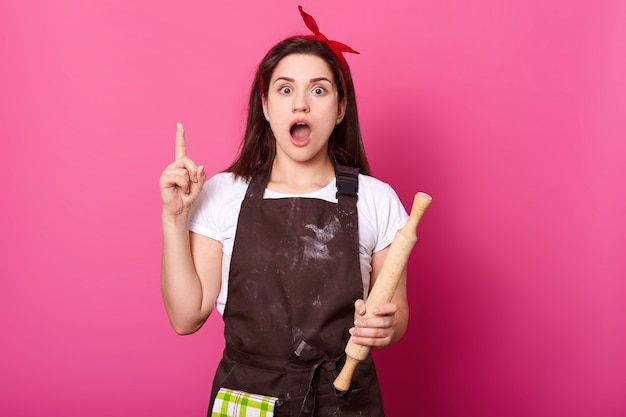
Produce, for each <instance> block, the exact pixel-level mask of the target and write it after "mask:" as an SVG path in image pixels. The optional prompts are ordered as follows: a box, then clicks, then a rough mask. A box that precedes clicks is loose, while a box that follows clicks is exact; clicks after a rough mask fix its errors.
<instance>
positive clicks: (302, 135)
mask: <svg viewBox="0 0 626 417" xmlns="http://www.w3.org/2000/svg"><path fill="white" fill-rule="evenodd" d="M289 133H290V134H291V137H292V138H293V139H295V140H297V141H303V140H306V139H308V138H309V136H310V135H311V128H310V127H309V125H307V124H306V123H304V122H296V123H294V124H293V126H291V129H289Z"/></svg>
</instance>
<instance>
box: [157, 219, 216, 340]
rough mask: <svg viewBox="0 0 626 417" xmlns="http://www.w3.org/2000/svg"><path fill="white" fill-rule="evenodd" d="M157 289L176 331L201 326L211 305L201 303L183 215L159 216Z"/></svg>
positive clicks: (199, 285) (179, 331)
mask: <svg viewBox="0 0 626 417" xmlns="http://www.w3.org/2000/svg"><path fill="white" fill-rule="evenodd" d="M162 226H163V252H162V264H161V292H162V295H163V302H164V304H165V309H166V311H167V315H168V318H169V320H170V323H171V324H172V327H173V328H174V330H176V332H177V333H179V334H188V333H193V332H195V331H196V330H198V329H199V328H200V326H202V324H203V323H204V321H205V320H206V318H207V317H208V315H209V314H210V309H211V307H212V306H203V303H202V301H203V300H202V299H203V297H202V284H201V281H200V278H199V276H198V273H197V271H196V268H195V265H194V261H193V257H192V253H191V244H190V238H189V230H188V227H187V215H186V213H185V214H181V215H179V216H167V215H164V216H163V220H162Z"/></svg>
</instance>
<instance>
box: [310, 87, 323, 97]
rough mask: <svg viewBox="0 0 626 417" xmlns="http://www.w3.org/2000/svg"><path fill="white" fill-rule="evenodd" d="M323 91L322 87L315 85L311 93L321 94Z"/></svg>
mask: <svg viewBox="0 0 626 417" xmlns="http://www.w3.org/2000/svg"><path fill="white" fill-rule="evenodd" d="M325 92H326V89H324V88H323V87H315V88H314V89H313V94H315V95H316V96H321V95H322V94H324V93H325Z"/></svg>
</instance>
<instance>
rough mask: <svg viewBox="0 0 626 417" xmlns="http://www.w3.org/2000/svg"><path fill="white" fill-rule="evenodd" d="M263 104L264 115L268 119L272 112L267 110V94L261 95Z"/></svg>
mask: <svg viewBox="0 0 626 417" xmlns="http://www.w3.org/2000/svg"><path fill="white" fill-rule="evenodd" d="M261 105H262V106H263V116H264V117H265V118H266V119H267V118H268V117H270V114H269V113H268V111H267V99H266V98H265V94H262V95H261Z"/></svg>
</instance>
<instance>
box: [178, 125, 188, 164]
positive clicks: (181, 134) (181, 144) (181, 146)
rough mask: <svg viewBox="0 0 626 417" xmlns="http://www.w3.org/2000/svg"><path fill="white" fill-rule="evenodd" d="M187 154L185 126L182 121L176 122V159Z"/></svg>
mask: <svg viewBox="0 0 626 417" xmlns="http://www.w3.org/2000/svg"><path fill="white" fill-rule="evenodd" d="M186 154H187V148H186V146H185V128H184V127H183V124H182V123H176V159H180V158H182V157H183V156H185V155H186Z"/></svg>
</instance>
